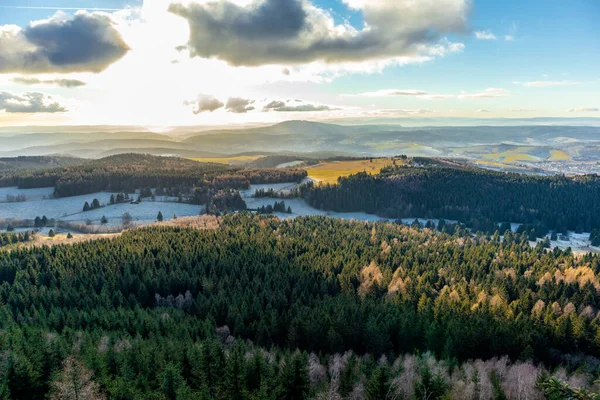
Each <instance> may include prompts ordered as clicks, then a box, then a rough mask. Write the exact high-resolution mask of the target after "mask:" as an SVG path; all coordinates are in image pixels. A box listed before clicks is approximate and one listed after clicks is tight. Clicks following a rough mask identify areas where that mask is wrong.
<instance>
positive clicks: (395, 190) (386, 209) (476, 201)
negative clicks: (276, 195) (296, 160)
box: [304, 159, 600, 234]
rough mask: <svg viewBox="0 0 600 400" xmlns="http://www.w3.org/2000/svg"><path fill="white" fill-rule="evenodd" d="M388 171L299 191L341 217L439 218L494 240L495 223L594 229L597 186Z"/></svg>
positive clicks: (464, 172)
mask: <svg viewBox="0 0 600 400" xmlns="http://www.w3.org/2000/svg"><path fill="white" fill-rule="evenodd" d="M428 161H429V160H427V159H415V160H414V162H415V163H416V164H424V165H419V166H418V167H415V166H400V165H398V166H390V167H386V168H383V169H382V170H381V173H380V174H378V175H374V176H372V175H368V174H366V173H362V172H361V173H358V174H355V175H352V176H349V177H347V178H340V179H339V182H338V183H337V184H333V185H332V184H327V185H314V186H311V187H309V188H307V189H306V188H305V189H304V195H305V196H306V198H307V200H308V201H309V203H310V204H311V205H312V206H314V207H317V208H321V209H325V210H333V211H340V212H351V211H365V212H368V213H374V214H377V215H380V216H382V217H386V218H408V217H420V218H445V219H451V220H458V221H461V222H465V223H469V226H472V227H473V228H474V230H476V231H479V230H487V231H489V232H490V233H493V232H494V230H495V229H496V224H497V223H500V222H518V223H524V224H529V225H531V226H532V227H533V226H535V227H536V230H539V231H541V232H544V234H545V233H547V232H548V231H549V230H555V231H558V232H565V231H567V230H572V231H579V232H590V231H591V230H592V229H597V228H600V178H599V177H598V176H596V175H588V176H577V177H565V176H532V175H524V174H516V173H503V172H494V171H489V170H484V169H480V168H475V167H469V166H462V167H460V168H456V167H447V166H440V165H436V164H434V163H432V162H431V161H429V162H428Z"/></svg>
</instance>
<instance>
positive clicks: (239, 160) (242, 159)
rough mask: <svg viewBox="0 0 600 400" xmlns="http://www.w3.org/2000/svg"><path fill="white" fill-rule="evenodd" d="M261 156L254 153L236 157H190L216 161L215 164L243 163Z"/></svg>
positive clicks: (202, 160) (204, 160)
mask: <svg viewBox="0 0 600 400" xmlns="http://www.w3.org/2000/svg"><path fill="white" fill-rule="evenodd" d="M261 157H263V156H262V155H254V156H236V157H216V158H212V157H206V158H192V160H194V161H198V162H204V163H216V164H229V165H239V164H243V163H247V162H250V161H254V160H258V159H259V158H261Z"/></svg>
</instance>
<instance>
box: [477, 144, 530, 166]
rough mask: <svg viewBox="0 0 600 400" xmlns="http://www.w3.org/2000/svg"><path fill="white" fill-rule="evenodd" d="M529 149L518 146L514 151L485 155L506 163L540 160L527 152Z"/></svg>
mask: <svg viewBox="0 0 600 400" xmlns="http://www.w3.org/2000/svg"><path fill="white" fill-rule="evenodd" d="M527 150H528V149H527V148H517V149H514V150H512V151H505V152H502V153H492V154H484V155H483V157H484V158H487V159H491V160H495V161H502V162H506V163H512V162H517V161H539V158H537V157H534V156H532V155H529V154H527V153H525V151H527Z"/></svg>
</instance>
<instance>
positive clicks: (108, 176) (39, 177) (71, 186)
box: [0, 154, 306, 197]
mask: <svg viewBox="0 0 600 400" xmlns="http://www.w3.org/2000/svg"><path fill="white" fill-rule="evenodd" d="M305 176H306V172H305V171H303V170H296V169H293V170H291V169H272V170H249V169H239V168H234V167H230V166H226V165H222V164H214V163H199V162H196V161H192V160H187V159H183V158H177V157H158V156H151V155H141V154H120V155H117V156H111V157H106V158H103V159H100V160H94V161H89V162H86V163H84V164H82V165H76V166H68V167H60V168H53V169H48V170H42V171H40V170H34V171H24V172H17V173H9V174H4V175H0V186H19V187H20V188H23V189H27V188H36V187H51V186H53V187H54V188H55V195H57V196H59V197H67V196H75V195H81V194H88V193H94V192H99V191H104V190H111V191H126V192H131V191H133V190H134V189H139V188H144V187H162V188H172V187H178V186H179V187H184V186H185V187H192V188H193V187H210V188H213V189H222V188H234V189H240V188H247V187H248V185H249V184H250V183H270V182H293V181H300V180H301V179H302V178H304V177H305Z"/></svg>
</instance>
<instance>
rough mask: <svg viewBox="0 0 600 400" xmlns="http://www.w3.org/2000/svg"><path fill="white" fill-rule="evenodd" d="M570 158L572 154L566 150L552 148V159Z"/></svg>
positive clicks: (563, 159)
mask: <svg viewBox="0 0 600 400" xmlns="http://www.w3.org/2000/svg"><path fill="white" fill-rule="evenodd" d="M570 159H571V156H569V155H568V154H567V153H565V152H564V151H560V150H550V161H569V160H570Z"/></svg>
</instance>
